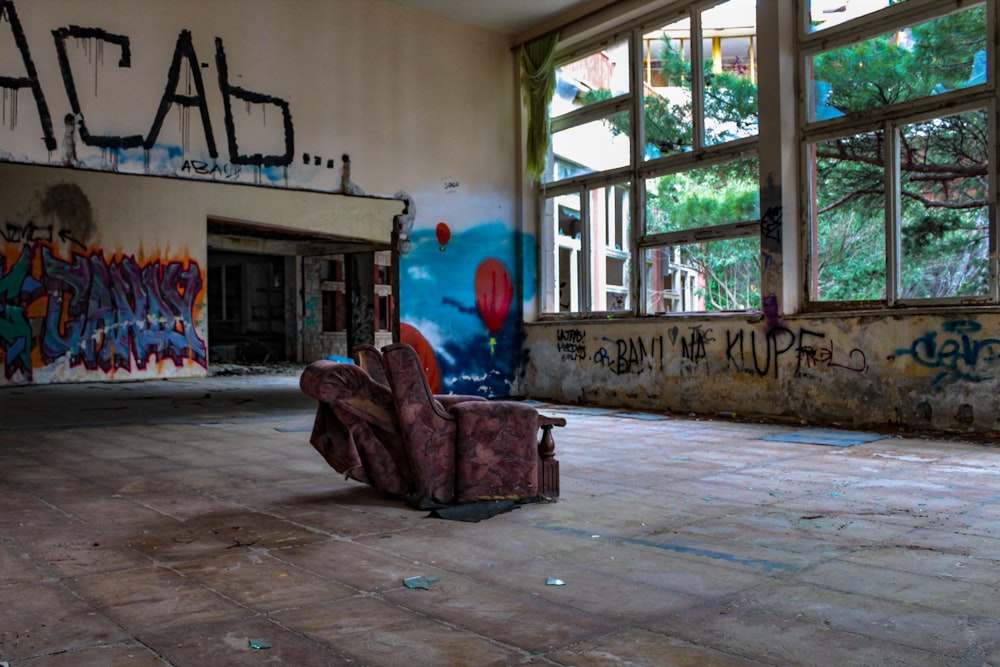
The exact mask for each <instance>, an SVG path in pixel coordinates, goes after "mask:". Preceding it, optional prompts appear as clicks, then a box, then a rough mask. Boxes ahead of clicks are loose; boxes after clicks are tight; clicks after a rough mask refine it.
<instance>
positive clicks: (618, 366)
mask: <svg viewBox="0 0 1000 667" xmlns="http://www.w3.org/2000/svg"><path fill="white" fill-rule="evenodd" d="M602 341H603V342H605V343H607V344H606V345H603V346H601V348H600V349H598V350H597V352H595V353H594V363H595V364H597V365H598V366H603V367H604V368H607V369H608V370H609V371H611V372H612V373H614V374H615V375H625V374H628V373H635V374H638V373H642V372H644V371H647V370H650V371H651V370H656V369H660V368H662V367H663V336H650V337H649V338H648V339H645V338H642V337H631V336H630V337H628V338H618V339H612V338H607V337H605V338H603V339H602Z"/></svg>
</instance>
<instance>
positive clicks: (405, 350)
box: [382, 343, 455, 503]
mask: <svg viewBox="0 0 1000 667" xmlns="http://www.w3.org/2000/svg"><path fill="white" fill-rule="evenodd" d="M382 361H383V363H384V364H385V371H386V375H387V377H388V380H389V390H390V392H392V398H393V402H394V403H395V405H396V414H397V416H398V417H399V430H400V434H401V435H402V437H403V445H404V447H405V448H406V453H407V456H408V457H409V460H410V468H411V469H412V471H413V475H414V481H415V482H416V486H417V488H418V489H420V490H421V492H422V493H424V494H426V495H427V496H428V497H429V498H431V499H432V500H434V501H436V502H442V503H447V502H451V500H452V498H453V497H454V495H455V418H454V417H453V416H452V415H451V414H449V413H448V412H446V411H445V410H444V409H443V408H442V407H441V404H440V403H438V401H437V400H436V399H435V398H434V394H433V393H432V391H431V386H430V384H429V383H428V382H427V376H426V374H425V373H424V369H423V366H422V364H421V363H420V357H419V356H418V355H417V353H416V351H415V350H414V349H413V348H412V347H410V346H409V345H406V344H403V343H396V344H393V345H387V346H386V347H384V348H382Z"/></svg>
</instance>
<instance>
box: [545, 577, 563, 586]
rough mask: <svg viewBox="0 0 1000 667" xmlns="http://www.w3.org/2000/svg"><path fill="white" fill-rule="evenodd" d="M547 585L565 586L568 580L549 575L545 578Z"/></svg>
mask: <svg viewBox="0 0 1000 667" xmlns="http://www.w3.org/2000/svg"><path fill="white" fill-rule="evenodd" d="M545 585H546V586H565V585H566V582H565V581H563V580H562V579H556V578H555V577H549V578H548V579H546V580H545Z"/></svg>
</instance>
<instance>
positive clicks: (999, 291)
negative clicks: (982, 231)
mask: <svg viewBox="0 0 1000 667" xmlns="http://www.w3.org/2000/svg"><path fill="white" fill-rule="evenodd" d="M986 113H987V118H990V119H992V120H993V122H992V123H990V124H989V128H988V137H987V141H988V142H989V151H988V153H987V156H988V160H989V171H988V173H987V181H986V187H987V188H989V197H990V205H989V207H988V208H987V220H988V224H989V238H988V241H987V244H988V247H989V253H990V261H989V271H990V286H989V297H990V300H991V301H993V302H994V303H996V301H997V300H998V299H1000V285H998V284H997V281H998V280H1000V238H998V237H1000V229H998V227H1000V225H998V222H997V203H996V202H997V182H998V180H1000V179H998V178H997V160H998V159H1000V155H998V152H1000V151H998V146H997V142H998V141H1000V137H998V136H997V126H998V121H1000V119H998V116H997V113H998V110H997V103H996V102H995V101H994V102H992V103H990V104H989V105H988V106H987V111H986Z"/></svg>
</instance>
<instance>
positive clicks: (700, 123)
mask: <svg viewBox="0 0 1000 667" xmlns="http://www.w3.org/2000/svg"><path fill="white" fill-rule="evenodd" d="M704 47H705V45H704V43H703V41H702V36H701V12H699V11H697V10H691V115H692V116H693V118H692V119H691V120H692V125H693V128H694V131H693V133H692V134H693V137H692V143H693V144H694V146H693V149H694V151H695V152H697V151H700V150H701V149H702V148H703V147H704V146H705V63H704V60H705V52H704Z"/></svg>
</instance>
